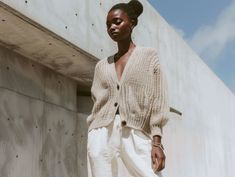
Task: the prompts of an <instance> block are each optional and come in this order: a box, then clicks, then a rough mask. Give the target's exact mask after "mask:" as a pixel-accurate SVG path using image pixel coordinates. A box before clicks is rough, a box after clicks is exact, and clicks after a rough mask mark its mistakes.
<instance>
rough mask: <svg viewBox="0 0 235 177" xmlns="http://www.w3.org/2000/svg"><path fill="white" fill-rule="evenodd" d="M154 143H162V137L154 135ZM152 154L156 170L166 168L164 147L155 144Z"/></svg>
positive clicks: (153, 166) (153, 165)
mask: <svg viewBox="0 0 235 177" xmlns="http://www.w3.org/2000/svg"><path fill="white" fill-rule="evenodd" d="M153 144H161V137H160V136H154V137H153ZM151 156H152V168H153V170H154V172H159V171H161V170H162V169H164V168H165V159H166V156H165V154H164V152H163V148H161V147H158V146H154V145H153V146H152V152H151Z"/></svg>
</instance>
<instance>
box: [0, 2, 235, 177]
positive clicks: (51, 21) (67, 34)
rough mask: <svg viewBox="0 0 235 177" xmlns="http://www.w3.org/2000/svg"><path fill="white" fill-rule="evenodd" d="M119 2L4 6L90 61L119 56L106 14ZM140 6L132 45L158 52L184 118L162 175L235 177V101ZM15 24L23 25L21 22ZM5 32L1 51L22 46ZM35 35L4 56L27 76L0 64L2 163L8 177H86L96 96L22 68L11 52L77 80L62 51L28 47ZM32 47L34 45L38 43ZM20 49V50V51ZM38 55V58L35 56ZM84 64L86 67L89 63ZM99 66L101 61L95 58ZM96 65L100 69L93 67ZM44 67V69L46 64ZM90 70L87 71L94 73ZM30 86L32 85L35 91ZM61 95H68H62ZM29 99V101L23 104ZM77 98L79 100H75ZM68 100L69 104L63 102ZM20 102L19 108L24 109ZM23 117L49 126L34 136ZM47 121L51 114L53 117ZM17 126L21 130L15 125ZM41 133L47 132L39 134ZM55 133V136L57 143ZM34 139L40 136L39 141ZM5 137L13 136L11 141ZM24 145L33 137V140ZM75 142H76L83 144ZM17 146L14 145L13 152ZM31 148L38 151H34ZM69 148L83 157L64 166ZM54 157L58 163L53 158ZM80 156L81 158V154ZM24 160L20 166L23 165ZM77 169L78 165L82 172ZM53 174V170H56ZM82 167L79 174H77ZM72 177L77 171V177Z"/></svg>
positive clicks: (175, 123) (170, 141) (173, 131)
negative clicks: (88, 119) (60, 54)
mask: <svg viewBox="0 0 235 177" xmlns="http://www.w3.org/2000/svg"><path fill="white" fill-rule="evenodd" d="M116 2H118V1H117V0H115V1H101V0H100V1H92V0H89V1H83V0H60V1H57V0H50V1H40V0H33V1H31V0H28V1H27V3H26V2H25V1H17V0H11V1H9V0H1V4H4V5H2V6H1V7H4V9H6V7H7V6H10V8H12V9H14V11H16V12H19V13H20V14H21V15H20V17H22V16H24V17H27V18H28V19H30V20H32V21H34V22H36V23H37V24H40V25H41V26H42V27H44V28H45V29H47V30H48V31H51V32H53V35H52V34H51V33H48V32H47V31H46V32H45V31H42V35H45V34H47V35H46V36H47V37H50V36H54V35H57V36H59V37H61V38H62V39H63V40H64V41H63V40H62V41H63V43H66V44H67V43H69V44H71V45H67V46H68V48H65V51H64V52H66V51H67V49H68V51H70V50H72V49H73V45H74V46H76V47H77V48H78V50H79V51H80V52H81V53H83V52H84V55H85V56H87V58H88V59H91V58H92V57H93V56H95V58H99V59H102V58H104V57H105V56H108V55H111V54H113V52H114V51H115V50H116V48H115V45H114V44H113V42H112V41H111V40H110V39H109V38H108V35H107V34H106V29H105V16H106V13H107V11H108V10H109V8H110V7H111V6H112V5H113V4H114V3H116ZM122 2H124V1H122ZM141 2H143V4H144V13H143V15H141V17H140V19H139V25H138V27H137V28H136V29H135V30H134V34H133V39H134V41H135V43H136V44H138V45H142V46H152V47H155V48H156V49H157V50H158V52H159V57H160V62H161V65H162V67H163V69H164V70H165V73H166V75H167V79H168V85H169V94H170V106H172V107H174V108H176V109H178V110H180V111H181V112H182V113H183V116H182V117H179V116H178V117H177V115H176V114H170V121H169V122H168V124H167V126H166V127H165V129H164V138H163V143H164V145H165V149H166V150H165V152H166V156H167V161H166V168H165V170H164V171H163V176H165V177H172V176H174V177H198V176H200V177H211V176H213V177H221V176H223V177H232V176H235V169H234V168H233V166H234V164H235V151H234V149H235V138H234V136H233V135H234V133H235V129H234V128H233V126H234V124H235V119H234V118H235V109H234V108H235V96H234V95H233V93H232V92H231V91H230V90H229V89H228V88H227V87H226V86H225V85H224V83H223V82H222V81H221V80H220V79H218V77H217V76H216V75H215V74H214V73H213V72H212V71H211V70H210V69H209V68H208V67H207V66H206V64H205V63H204V62H203V61H202V60H201V59H200V58H199V57H198V56H197V54H196V53H195V52H194V51H192V49H191V48H190V47H189V46H188V45H187V44H186V43H185V42H184V41H183V39H182V38H181V37H180V36H179V35H178V34H177V33H176V32H175V31H174V30H173V28H172V27H171V26H170V25H169V24H167V22H166V21H165V20H164V19H163V18H162V17H161V16H160V15H159V14H158V13H157V12H156V11H155V10H154V9H153V8H152V7H151V6H150V5H149V4H148V2H147V1H145V0H141ZM7 9H8V8H7ZM38 9H40V10H38ZM0 12H1V14H6V13H7V12H8V11H6V10H1V11H0ZM11 14H12V13H11ZM8 15H9V14H7V17H8ZM15 16H16V15H15V13H13V16H11V18H12V19H15ZM17 17H19V16H17ZM16 21H17V22H19V19H17V20H16ZM12 22H15V21H12ZM24 22H25V23H24V24H25V25H26V26H27V25H28V24H30V26H27V27H26V28H25V29H29V28H31V27H32V23H27V20H26V21H24ZM30 22H31V21H30ZM10 24H12V23H10ZM23 26H24V25H23ZM66 26H67V28H66ZM1 29H3V28H0V32H1V33H2V34H3V35H0V37H1V38H0V40H1V41H3V42H2V45H5V46H6V47H9V44H8V43H7V41H8V42H9V41H10V42H11V43H10V44H12V43H14V42H15V39H11V38H10V39H11V40H8V38H6V37H4V34H5V33H4V32H6V31H7V29H8V28H5V29H6V30H3V31H1ZM20 29H21V26H20V27H19V28H17V29H16V30H14V31H12V32H13V33H18V35H19V34H22V33H19V31H20ZM37 29H38V26H36V28H35V29H32V30H31V32H35V31H37ZM30 34H33V33H30ZM37 34H38V33H37ZM20 36H21V35H20ZM30 36H31V35H29V37H26V36H24V35H22V38H19V41H20V42H18V43H17V42H16V43H15V44H16V49H15V48H14V47H13V48H12V49H11V51H7V50H6V49H1V53H2V54H1V55H2V56H3V58H4V57H6V56H8V58H9V59H12V65H10V66H11V67H15V68H16V69H14V71H15V70H16V71H17V72H16V73H21V74H14V72H10V73H8V72H7V71H11V67H10V68H9V69H7V66H6V61H4V60H1V62H3V63H4V64H3V66H2V65H1V66H0V67H1V68H2V67H3V68H4V70H2V69H0V71H1V72H2V73H3V74H2V75H1V76H0V78H1V80H0V84H1V85H2V87H3V91H1V97H0V98H1V99H0V100H1V103H0V107H1V114H2V116H1V122H0V123H1V124H0V126H2V127H1V130H0V131H1V134H0V137H1V140H2V139H3V140H4V141H1V142H0V158H1V159H3V160H1V161H0V171H1V173H2V174H1V175H8V177H15V174H16V173H18V175H17V176H19V177H28V176H30V177H34V176H36V177H42V176H43V177H47V176H51V177H57V176H59V177H60V175H61V176H64V177H69V176H71V175H72V176H76V175H77V176H82V177H86V168H85V166H86V131H87V127H86V123H85V119H86V117H87V115H88V114H89V113H90V109H91V107H92V103H91V100H90V98H89V96H87V97H86V96H85V95H83V94H81V92H82V93H83V91H84V89H83V88H82V87H78V95H79V96H78V97H76V91H77V90H76V89H73V88H74V87H73V84H74V83H75V82H74V81H71V80H70V79H67V78H66V79H65V81H63V79H61V77H62V76H61V77H59V76H58V77H57V74H56V73H53V72H50V73H51V74H53V77H51V76H50V73H47V72H46V74H45V75H43V74H42V72H39V70H37V69H32V68H31V67H30V66H31V65H30V64H27V63H31V62H30V61H27V62H26V63H25V64H21V65H20V64H18V58H17V57H15V55H16V54H14V52H12V51H16V52H19V51H22V52H20V53H23V55H25V56H28V58H30V59H33V60H35V61H37V62H40V63H42V64H43V65H45V66H47V63H48V62H49V63H50V65H51V66H52V67H51V68H52V69H53V70H55V71H56V72H61V73H63V74H64V75H67V77H71V75H69V74H66V73H67V72H69V71H70V67H67V66H66V65H64V64H63V61H64V60H60V59H58V58H57V59H55V58H56V57H55V56H56V55H53V53H54V51H56V48H54V49H53V50H51V49H50V48H48V47H46V50H45V53H44V55H40V54H41V53H40V50H38V49H40V47H42V46H43V44H44V43H43V42H42V43H41V44H40V45H38V47H37V51H36V52H35V51H34V48H33V47H30V45H26V44H28V43H27V39H28V38H30ZM53 38H54V37H53ZM32 39H34V38H32ZM56 39H59V38H56ZM25 41H26V43H25ZM66 41H67V42H66ZM30 44H31V45H32V46H34V43H33V42H31V43H30ZM24 45H26V46H27V47H25V46H24ZM10 46H12V45H10ZM63 46H64V45H61V46H60V47H59V49H62V48H63ZM17 47H19V48H20V49H21V50H17ZM61 51H62V50H61ZM34 52H35V54H34V55H32V53H34ZM33 56H40V57H41V58H43V60H42V62H41V61H38V60H37V58H36V57H35V58H36V59H35V58H34V57H33ZM50 61H53V62H54V63H53V62H50ZM60 61H62V63H61V64H60V65H59V66H60V69H59V70H56V66H57V64H59V63H60ZM70 61H73V60H70ZM83 61H84V62H86V60H85V58H84V60H83ZM92 61H96V60H95V59H94V60H92ZM89 64H93V66H90V65H89ZM89 64H87V63H84V64H81V63H80V64H78V65H76V64H75V63H73V62H72V65H71V67H72V66H73V67H72V68H75V69H74V70H77V69H79V68H81V69H84V70H86V69H87V68H89V69H91V68H92V67H94V64H95V62H91V63H89ZM35 65H36V63H35ZM19 66H24V67H26V68H27V69H24V67H22V68H21V69H20V67H19ZM37 66H38V67H39V65H37ZM39 68H41V69H42V70H44V69H45V68H44V67H42V66H41V67H39ZM89 69H88V70H86V71H90V70H89ZM6 70H7V71H6ZM48 72H49V70H48ZM28 73H30V74H28ZM92 73H93V71H90V73H89V74H87V72H85V71H84V72H81V74H80V75H79V74H77V75H75V77H73V78H74V79H76V80H77V81H78V82H79V83H80V80H81V78H82V80H83V81H84V82H83V84H86V81H87V82H88V83H91V80H92V77H91V76H92ZM47 75H48V76H50V77H48V81H46V79H47ZM73 76H74V75H73ZM55 77H56V78H58V80H57V81H54V84H50V82H52V81H51V80H55V79H54V78H55ZM50 78H51V79H50ZM62 78H64V77H62ZM86 79H87V80H86ZM32 80H33V81H32ZM58 81H63V82H65V83H66V86H62V87H61V86H60V84H59V82H58ZM42 82H43V83H44V84H45V83H48V84H47V87H48V88H46V87H45V85H44V84H42ZM28 85H31V86H30V87H31V88H29V87H28ZM88 85H89V84H88ZM43 88H44V89H43ZM9 89H10V90H9ZM86 89H88V87H86ZM86 89H85V91H89V89H88V90H86ZM66 91H69V94H72V95H67V93H65V92H66ZM46 92H47V94H46ZM19 93H21V94H20V96H18V94H19ZM61 94H62V95H63V96H58V95H61ZM73 94H74V95H73ZM45 95H47V96H48V98H45ZM25 96H26V98H25V99H26V101H24V100H25V99H24V97H25ZM57 96H58V97H57ZM19 97H20V98H19ZM75 97H76V100H75V99H74V98H75ZM64 99H65V102H63V100H64ZM4 100H5V101H4ZM27 100H29V101H27ZM31 100H37V101H35V102H34V104H32V103H31V102H30V101H31ZM75 101H76V103H77V110H76V109H75V107H76V106H74V103H75ZM19 104H20V110H18V105H19ZM47 104H50V105H51V106H46V107H48V108H47V109H45V105H47ZM10 105H12V106H10ZM42 105H43V106H42ZM29 106H30V108H31V107H32V109H33V110H35V113H34V114H32V112H30V111H29V110H28V109H29ZM42 109H43V110H44V111H46V110H47V111H48V112H50V111H51V113H47V114H43V116H41V111H40V110H42ZM30 110H31V109H30ZM20 112H22V113H21V114H29V113H28V112H30V113H31V114H29V115H32V116H30V117H32V120H31V119H30V120H31V121H33V123H31V124H30V123H29V124H30V125H34V126H35V125H37V124H38V125H42V128H41V129H38V128H37V129H36V130H35V129H33V128H31V129H30V128H29V130H31V134H29V135H30V136H29V135H28V134H27V133H26V132H25V131H26V130H25V124H24V123H25V122H26V124H27V123H28V122H30V121H23V120H24V119H22V116H19V115H21V114H19V113H20ZM56 112H58V113H59V114H60V115H59V116H57V115H58V114H56ZM75 112H78V114H77V116H76V118H77V119H76V120H77V121H75V120H74V119H75V118H74V117H73V115H74V113H75ZM9 115H10V116H9ZM44 115H45V116H47V118H46V117H45V116H44ZM63 115H64V116H66V117H68V118H67V119H66V121H65V120H64V124H65V123H66V126H61V125H62V123H61V122H62V120H63V119H62V117H63ZM8 117H10V118H11V117H14V120H16V124H13V123H12V122H11V121H9V120H8ZM24 117H26V116H24ZM44 118H45V119H44ZM25 119H26V118H25ZM10 120H11V119H10ZM26 120H27V119H26ZM45 121H46V123H45ZM75 124H76V127H77V132H76V136H77V138H76V139H75V140H74V139H73V137H68V136H66V134H65V132H66V131H67V128H68V127H69V132H70V133H71V132H73V131H74V129H75V127H74V126H75ZM13 125H14V126H15V127H13ZM29 127H30V126H29ZM32 127H33V126H32ZM52 127H54V128H55V127H63V128H62V130H63V131H62V132H64V136H65V137H63V136H62V134H63V133H62V132H60V131H59V129H56V128H55V130H56V131H58V132H57V133H58V135H60V136H57V135H56V134H54V133H53V132H52ZM54 128H53V130H54ZM22 129H23V130H22ZM49 129H50V130H51V132H50V131H49ZM2 130H4V131H2ZM38 130H40V131H41V132H40V133H37V132H36V133H32V132H34V131H38ZM55 130H54V131H55ZM48 131H49V132H48ZM5 132H7V133H5ZM19 132H23V134H21V136H15V134H16V135H18V134H19V135H20V133H19ZM49 135H50V136H49ZM52 135H53V137H51V136H52ZM32 136H35V137H36V138H32ZM5 137H7V138H6V139H4V138H5ZM64 138H65V139H66V140H65V139H64ZM24 139H27V141H26V140H24ZM8 140H9V142H8ZM76 140H77V141H76ZM45 141H46V142H50V144H49V146H48V147H45V146H43V144H44V142H45ZM74 141H75V142H74ZM22 142H23V143H22ZM52 142H54V143H52ZM65 142H66V143H65ZM68 142H69V143H68ZM75 143H77V144H76V146H75ZM12 144H13V146H11V145H12ZM22 144H23V145H22ZM58 144H59V145H61V149H59V148H58V147H57V145H58ZM31 146H32V147H33V148H31ZM11 147H12V148H11ZM43 147H44V148H45V150H44V151H43V150H42V148H43ZM70 148H71V149H72V152H73V153H74V154H76V159H75V158H72V159H71V161H67V160H68V159H67V160H62V159H63V158H64V159H66V157H71V154H68V153H67V152H68V151H67V150H68V149H70ZM28 149H29V150H28ZM31 149H33V150H31ZM41 152H43V153H42V154H44V155H39V154H40V153H41ZM61 152H62V153H61ZM69 152H71V151H69ZM6 154H7V155H6ZM19 154H20V155H19ZM74 154H73V155H74ZM17 155H18V156H17ZM16 156H17V157H16ZM19 157H21V158H19ZM41 157H43V161H45V160H46V162H44V165H40V163H39V162H38V159H40V158H41ZM50 157H51V158H52V160H50ZM73 157H75V155H74V156H73ZM30 158H31V159H30ZM32 158H33V160H32ZM69 159H70V158H69ZM19 160H20V162H21V163H18V161H19ZM56 163H57V164H56ZM28 164H29V165H30V167H31V168H30V169H29V170H28V171H26V172H23V171H20V169H21V168H23V167H24V165H28ZM74 164H76V166H75V165H74ZM9 167H12V169H11V170H12V171H10V170H9V169H10V168H9ZM50 168H51V170H52V171H50V170H49V169H50ZM76 168H77V171H78V172H77V173H76V172H75V169H76ZM68 171H71V172H74V173H73V174H70V173H69V172H68Z"/></svg>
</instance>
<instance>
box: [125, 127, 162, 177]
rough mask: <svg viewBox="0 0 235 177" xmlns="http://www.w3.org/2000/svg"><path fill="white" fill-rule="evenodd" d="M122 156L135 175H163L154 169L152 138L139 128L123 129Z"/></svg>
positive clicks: (144, 176) (147, 176) (157, 176)
mask: <svg viewBox="0 0 235 177" xmlns="http://www.w3.org/2000/svg"><path fill="white" fill-rule="evenodd" d="M121 144H122V146H121V158H122V160H123V163H124V164H125V166H126V168H127V169H128V170H129V172H130V173H131V175H132V176H134V177H161V173H158V174H155V173H154V171H153V169H152V160H151V148H152V146H151V139H150V138H149V137H148V136H146V135H145V134H144V133H142V132H141V131H139V130H135V129H131V128H128V127H127V128H123V129H122V137H121Z"/></svg>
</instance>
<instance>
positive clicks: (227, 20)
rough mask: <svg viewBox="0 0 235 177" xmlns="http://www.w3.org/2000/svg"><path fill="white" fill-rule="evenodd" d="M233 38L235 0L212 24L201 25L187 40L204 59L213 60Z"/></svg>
mask: <svg viewBox="0 0 235 177" xmlns="http://www.w3.org/2000/svg"><path fill="white" fill-rule="evenodd" d="M234 40H235V0H233V1H232V2H231V4H230V5H229V6H228V7H227V8H225V9H224V10H223V11H222V12H221V13H220V15H219V16H218V18H217V20H216V22H215V23H214V24H212V25H207V26H202V27H201V28H200V29H199V30H198V31H196V33H195V34H194V35H193V37H192V39H191V40H189V43H190V45H191V46H192V48H193V49H194V50H195V51H196V52H197V53H198V54H199V55H200V56H201V57H202V58H203V59H204V60H206V61H208V62H214V61H216V60H218V58H219V55H220V54H221V53H222V52H223V51H224V50H225V49H226V46H227V45H228V44H229V43H230V42H233V41H234Z"/></svg>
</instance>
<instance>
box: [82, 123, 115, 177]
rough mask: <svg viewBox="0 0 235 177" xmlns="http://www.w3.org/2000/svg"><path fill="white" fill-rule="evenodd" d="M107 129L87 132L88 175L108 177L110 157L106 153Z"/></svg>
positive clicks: (109, 174)
mask: <svg viewBox="0 0 235 177" xmlns="http://www.w3.org/2000/svg"><path fill="white" fill-rule="evenodd" d="M107 144H108V129H107V128H106V127H102V128H98V129H93V130H91V131H90V132H89V133H88V142H87V156H88V160H87V162H88V165H87V166H88V168H90V169H88V174H89V175H91V176H89V177H110V176H112V172H111V157H110V156H109V155H108V154H109V152H108V149H107Z"/></svg>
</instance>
